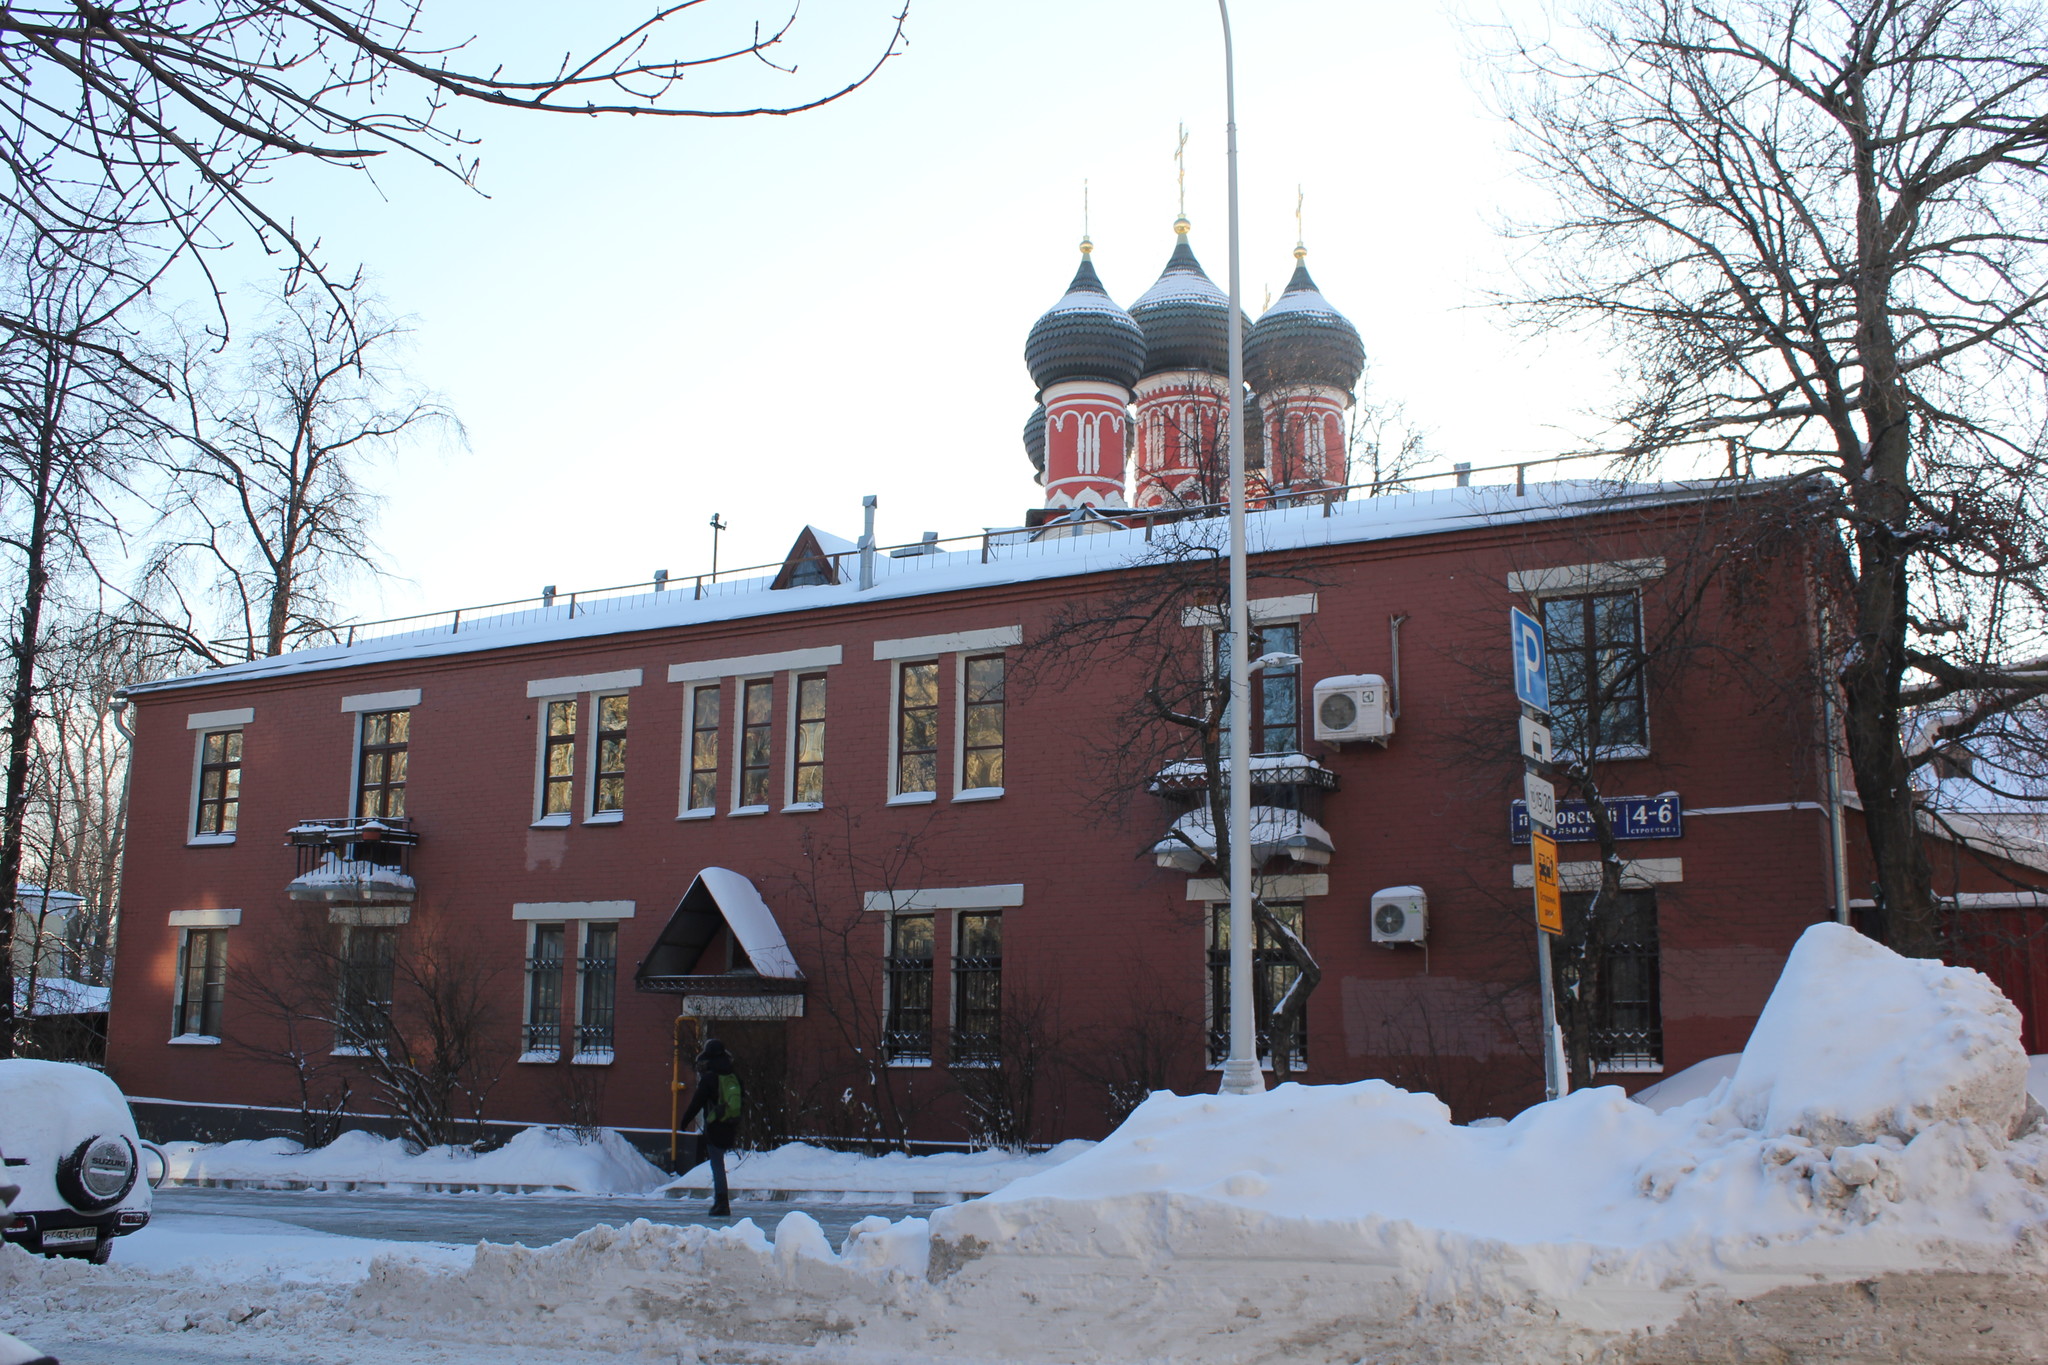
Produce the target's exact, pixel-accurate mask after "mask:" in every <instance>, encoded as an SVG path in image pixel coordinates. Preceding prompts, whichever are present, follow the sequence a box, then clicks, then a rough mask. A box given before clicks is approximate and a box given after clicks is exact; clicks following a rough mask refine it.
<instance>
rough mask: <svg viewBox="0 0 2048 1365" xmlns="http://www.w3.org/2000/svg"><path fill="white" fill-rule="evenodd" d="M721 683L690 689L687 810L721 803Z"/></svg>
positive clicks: (709, 808)
mask: <svg viewBox="0 0 2048 1365" xmlns="http://www.w3.org/2000/svg"><path fill="white" fill-rule="evenodd" d="M718 712H719V706H718V685H717V684H716V683H713V684H711V685H709V686H706V687H699V688H697V689H696V690H695V691H693V692H691V693H690V792H689V804H688V806H687V807H686V809H688V810H711V809H712V808H713V807H715V806H716V805H717V804H718V727H719V718H718Z"/></svg>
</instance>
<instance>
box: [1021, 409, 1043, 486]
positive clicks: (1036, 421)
mask: <svg viewBox="0 0 2048 1365" xmlns="http://www.w3.org/2000/svg"><path fill="white" fill-rule="evenodd" d="M1024 453H1025V454H1026V455H1029V456H1030V457H1031V467H1032V468H1033V469H1035V470H1037V471H1038V472H1039V474H1040V475H1043V474H1044V473H1045V404H1043V403H1040V404H1039V405H1038V406H1037V407H1035V408H1033V409H1032V410H1031V415H1030V416H1029V417H1027V418H1025V419H1024Z"/></svg>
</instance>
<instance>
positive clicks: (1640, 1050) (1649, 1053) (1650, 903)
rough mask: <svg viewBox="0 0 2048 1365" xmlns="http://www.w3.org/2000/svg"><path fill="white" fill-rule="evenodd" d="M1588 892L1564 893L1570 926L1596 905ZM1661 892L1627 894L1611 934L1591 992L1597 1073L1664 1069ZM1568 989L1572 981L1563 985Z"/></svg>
mask: <svg viewBox="0 0 2048 1365" xmlns="http://www.w3.org/2000/svg"><path fill="white" fill-rule="evenodd" d="M1592 899H1593V896H1592V893H1591V892H1586V891H1574V892H1567V893H1566V894H1565V902H1566V904H1565V915H1566V922H1567V923H1578V922H1580V920H1581V919H1582V918H1583V916H1584V915H1585V913H1586V911H1587V908H1588V907H1589V906H1590V905H1591V903H1592ZM1661 974H1662V973H1661V970H1660V962H1659V959H1658V952H1657V893H1656V892H1654V891H1624V892H1622V893H1621V898H1620V901H1619V903H1618V904H1617V905H1616V906H1615V911H1614V916H1613V918H1612V919H1611V920H1610V921H1609V925H1608V929H1607V946H1606V950H1605V951H1604V952H1603V953H1602V954H1601V958H1600V972H1599V977H1598V980H1597V981H1596V982H1595V984H1594V987H1593V1010H1592V1016H1593V1019H1592V1024H1593V1027H1592V1039H1591V1042H1592V1054H1593V1069H1594V1070H1596V1071H1610V1072H1622V1071H1656V1070H1660V1069H1662V1067H1663V1065H1664V1014H1663V1005H1662V1001H1661V999H1660V995H1659V977H1660V976H1661ZM1559 984H1560V985H1561V986H1562V987H1563V988H1564V989H1566V990H1569V989H1570V988H1571V985H1572V983H1571V982H1570V981H1569V980H1566V981H1562V982H1560V983H1559Z"/></svg>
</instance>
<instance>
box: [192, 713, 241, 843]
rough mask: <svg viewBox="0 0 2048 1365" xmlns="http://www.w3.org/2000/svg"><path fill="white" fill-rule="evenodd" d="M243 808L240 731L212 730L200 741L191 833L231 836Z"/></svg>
mask: <svg viewBox="0 0 2048 1365" xmlns="http://www.w3.org/2000/svg"><path fill="white" fill-rule="evenodd" d="M241 809H242V732H241V731H240V730H214V731H210V732H209V733H207V734H206V735H204V736H202V737H201V738H200V741H199V812H198V818H197V820H196V821H195V822H194V825H193V830H192V832H193V833H194V834H233V833H234V832H235V825H236V823H237V821H238V820H239V818H240V816H241Z"/></svg>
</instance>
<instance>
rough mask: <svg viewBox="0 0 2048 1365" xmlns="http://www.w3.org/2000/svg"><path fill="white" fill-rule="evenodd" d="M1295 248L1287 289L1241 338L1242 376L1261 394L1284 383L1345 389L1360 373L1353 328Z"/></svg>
mask: <svg viewBox="0 0 2048 1365" xmlns="http://www.w3.org/2000/svg"><path fill="white" fill-rule="evenodd" d="M1302 254H1303V253H1301V252H1299V251H1297V252H1296V253H1295V255H1296V262H1297V264H1296V265H1295V267H1294V278H1293V279H1291V280H1289V281H1288V282H1287V292H1286V293H1284V294H1282V295H1281V296H1280V297H1279V298H1278V299H1276V300H1274V302H1273V306H1272V307H1271V308H1268V309H1267V310H1266V311H1265V312H1264V313H1262V314H1261V315H1260V316H1259V320H1258V321H1257V322H1256V323H1253V324H1252V330H1251V334H1250V335H1249V336H1247V337H1246V338H1245V340H1244V371H1245V378H1246V379H1248V380H1250V381H1251V386H1252V387H1253V388H1254V389H1257V390H1258V391H1259V392H1260V393H1271V392H1272V391H1273V390H1275V389H1277V388H1281V387H1284V386H1286V385H1289V384H1325V385H1328V386H1329V387H1331V388H1336V389H1343V390H1345V391H1346V392H1349V391H1350V390H1351V389H1352V388H1354V387H1355V386H1356V385H1357V383H1358V376H1359V375H1361V374H1363V373H1364V372H1365V344H1364V343H1363V342H1361V341H1360V340H1359V339H1358V329H1357V328H1356V327H1353V326H1352V325H1351V322H1350V320H1349V319H1348V318H1346V317H1345V316H1344V315H1343V314H1342V313H1340V312H1338V311H1337V310H1336V309H1334V308H1332V307H1331V306H1330V301H1329V300H1328V299H1326V298H1324V297H1323V295H1322V291H1321V290H1319V289H1317V288H1316V282H1315V281H1314V280H1312V279H1310V278H1309V274H1308V263H1307V262H1306V261H1303V260H1301V259H1300V258H1301V256H1302Z"/></svg>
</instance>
